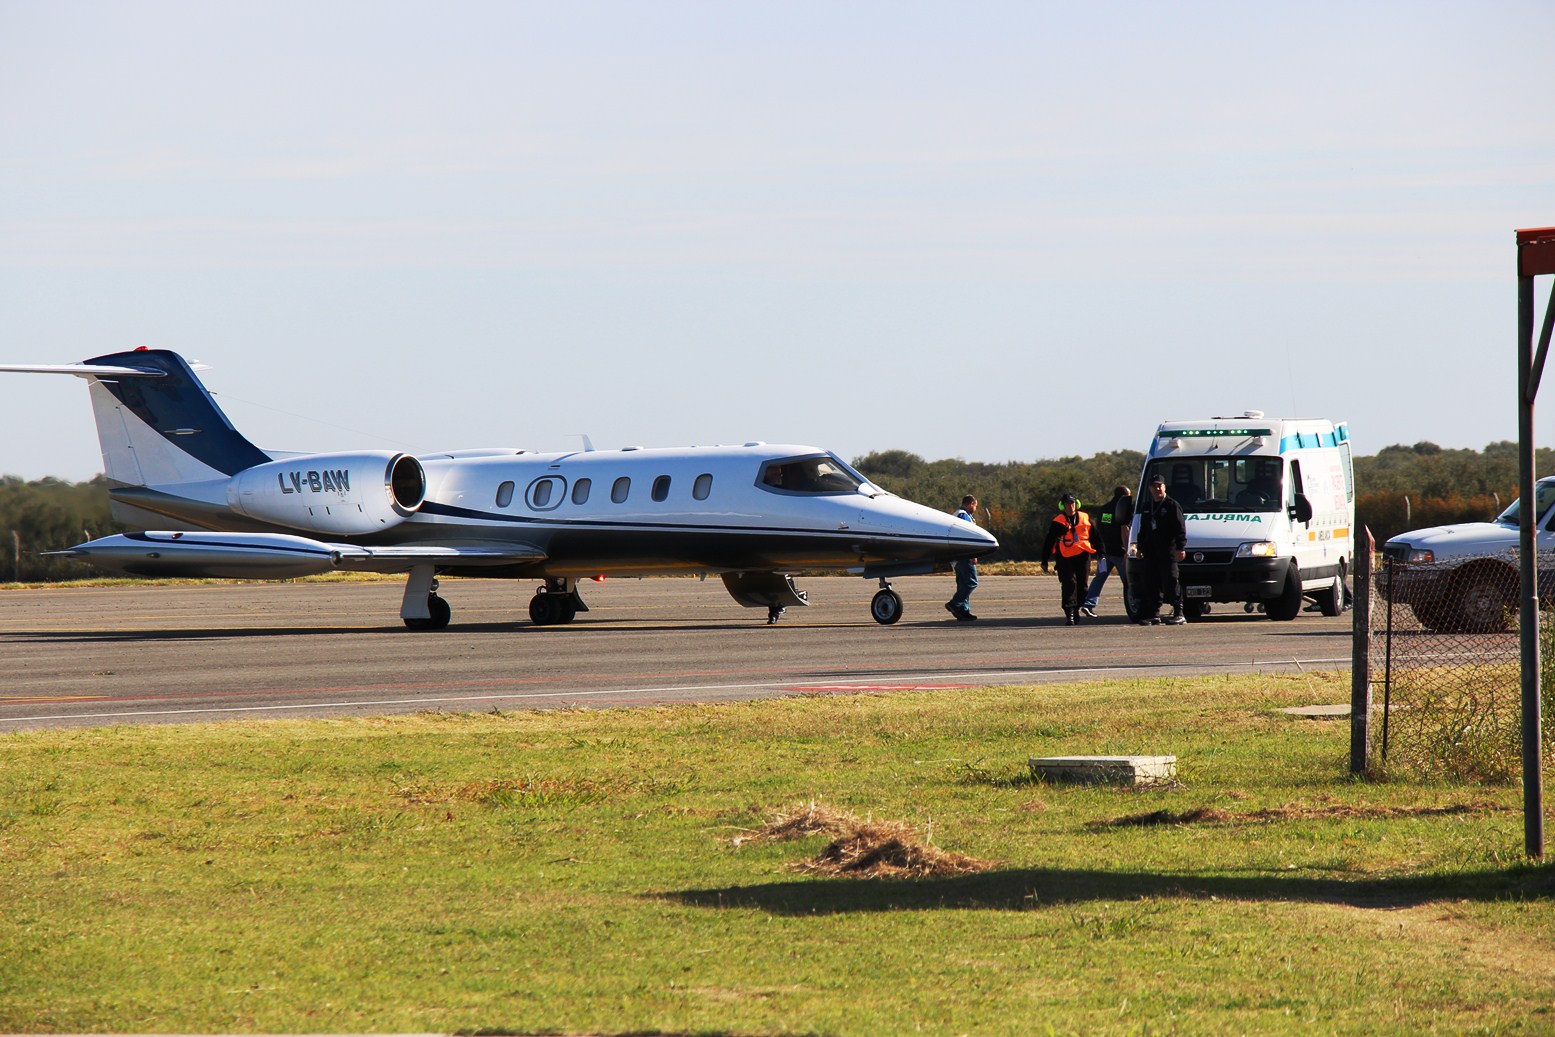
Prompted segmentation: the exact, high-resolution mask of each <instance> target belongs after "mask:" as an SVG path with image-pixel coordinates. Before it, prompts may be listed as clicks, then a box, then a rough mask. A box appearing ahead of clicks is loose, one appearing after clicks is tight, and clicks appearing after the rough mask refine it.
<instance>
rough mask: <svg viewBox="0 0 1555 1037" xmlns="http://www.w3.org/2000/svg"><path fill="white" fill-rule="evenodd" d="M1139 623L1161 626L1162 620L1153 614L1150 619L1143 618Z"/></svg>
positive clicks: (1143, 625) (1147, 625)
mask: <svg viewBox="0 0 1555 1037" xmlns="http://www.w3.org/2000/svg"><path fill="white" fill-rule="evenodd" d="M1139 625H1140V626H1142V627H1153V626H1160V625H1161V620H1160V619H1159V618H1157V617H1155V616H1151V617H1150V618H1149V619H1141V620H1140V621H1139Z"/></svg>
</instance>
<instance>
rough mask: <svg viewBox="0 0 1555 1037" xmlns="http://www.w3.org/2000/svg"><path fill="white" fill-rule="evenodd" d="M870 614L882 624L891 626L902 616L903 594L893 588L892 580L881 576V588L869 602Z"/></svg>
mask: <svg viewBox="0 0 1555 1037" xmlns="http://www.w3.org/2000/svg"><path fill="white" fill-rule="evenodd" d="M869 614H870V616H872V617H873V618H874V620H875V622H876V623H879V624H880V625H881V626H890V625H891V624H892V623H895V622H896V621H897V620H898V619H901V618H902V596H901V595H900V594H898V593H896V592H895V591H894V590H892V589H891V581H890V580H887V579H886V578H885V577H883V576H882V577H881V578H880V589H879V590H878V591H876V592H875V596H874V597H873V598H871V599H870V602H869Z"/></svg>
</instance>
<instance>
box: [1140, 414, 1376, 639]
mask: <svg viewBox="0 0 1555 1037" xmlns="http://www.w3.org/2000/svg"><path fill="white" fill-rule="evenodd" d="M1156 475H1160V476H1161V478H1162V479H1164V480H1165V481H1166V492H1167V495H1168V496H1170V497H1172V498H1173V499H1174V500H1176V501H1177V502H1178V503H1179V504H1181V505H1182V510H1183V517H1184V518H1185V519H1186V520H1187V528H1188V550H1187V557H1186V559H1185V560H1184V561H1182V562H1180V563H1179V570H1180V575H1181V580H1182V592H1183V612H1184V614H1185V615H1186V616H1187V617H1188V618H1189V619H1196V618H1198V617H1200V616H1202V615H1204V613H1206V612H1208V611H1210V604H1211V603H1212V602H1237V603H1241V604H1242V605H1243V606H1244V607H1245V609H1246V610H1247V611H1248V612H1253V611H1255V610H1258V611H1263V612H1264V613H1266V614H1267V615H1268V616H1269V618H1270V619H1295V618H1296V616H1297V614H1298V613H1300V612H1301V609H1302V601H1303V598H1311V599H1312V600H1313V601H1315V602H1316V603H1317V605H1318V608H1319V610H1320V611H1321V612H1322V613H1323V615H1325V616H1337V615H1339V613H1341V612H1342V611H1344V606H1345V600H1346V594H1345V583H1344V581H1345V578H1346V577H1347V575H1348V574H1349V571H1350V562H1351V559H1352V558H1353V557H1354V550H1353V544H1354V536H1353V532H1352V531H1353V530H1354V528H1355V475H1354V471H1353V469H1352V467H1351V463H1350V430H1349V426H1348V425H1346V424H1345V423H1344V422H1340V423H1339V424H1337V425H1336V424H1334V423H1333V422H1331V421H1326V420H1322V419H1317V418H1265V417H1264V416H1263V412H1262V411H1246V412H1244V413H1242V414H1239V415H1237V416H1235V417H1228V418H1208V419H1205V420H1202V421H1165V422H1162V423H1161V426H1160V427H1159V428H1157V429H1156V432H1155V438H1154V439H1153V440H1151V443H1150V449H1149V451H1148V453H1147V454H1146V457H1145V466H1144V470H1143V471H1142V472H1141V473H1140V479H1139V492H1138V496H1137V497H1135V500H1136V501H1137V502H1138V505H1139V508H1140V509H1142V508H1143V507H1144V506H1145V504H1146V503H1147V502H1148V501H1149V500H1150V494H1149V487H1150V480H1151V478H1152V477H1153V476H1156ZM1139 522H1140V520H1139V518H1138V517H1136V518H1135V519H1134V525H1133V527H1132V529H1131V530H1130V531H1129V556H1130V559H1129V563H1128V566H1129V577H1130V580H1129V586H1130V587H1131V588H1132V587H1141V586H1143V584H1142V583H1140V582H1137V581H1139V580H1141V579H1142V578H1143V570H1142V568H1141V567H1142V564H1143V563H1142V562H1140V561H1138V560H1137V558H1135V551H1134V546H1133V545H1134V544H1135V542H1136V541H1137V539H1138V536H1139ZM1130 596H1131V597H1132V596H1133V595H1130ZM1129 613H1130V615H1131V616H1132V615H1133V614H1134V604H1133V602H1130V603H1129Z"/></svg>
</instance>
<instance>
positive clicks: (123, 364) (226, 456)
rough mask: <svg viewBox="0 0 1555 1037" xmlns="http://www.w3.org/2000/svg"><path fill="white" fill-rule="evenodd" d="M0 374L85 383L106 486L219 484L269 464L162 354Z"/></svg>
mask: <svg viewBox="0 0 1555 1037" xmlns="http://www.w3.org/2000/svg"><path fill="white" fill-rule="evenodd" d="M0 370H5V371H30V372H36V373H42V374H71V375H75V376H77V377H79V378H85V379H87V380H88V382H89V383H90V385H89V388H90V392H91V397H92V413H93V416H94V417H95V418H96V420H97V439H98V443H99V445H101V447H102V451H103V470H104V471H105V472H106V473H107V476H108V480H109V483H110V484H111V485H115V486H145V487H169V486H176V485H178V484H181V483H195V482H211V481H216V480H220V481H225V480H226V479H228V478H229V477H231V476H232V475H235V474H237V473H238V472H241V471H243V470H244V469H246V468H252V467H253V466H254V465H257V464H264V463H265V462H267V461H269V460H271V458H270V456H269V455H268V454H266V453H265V452H264V451H263V450H260V449H259V448H258V447H256V446H255V445H254V444H252V443H250V442H249V441H248V440H247V439H245V438H244V437H243V435H242V433H240V432H238V430H237V429H235V428H233V426H232V422H231V421H229V420H227V416H226V415H225V414H223V413H222V412H221V408H220V407H218V406H216V401H215V400H213V399H211V395H210V393H209V392H208V391H206V388H205V386H204V385H203V384H202V383H201V382H200V379H199V377H198V376H197V375H196V374H195V373H194V369H193V368H192V367H190V366H189V364H188V362H187V361H185V360H184V358H183V357H181V356H179V355H178V354H177V353H174V352H171V351H169V350H165V349H146V348H144V347H142V348H140V349H136V350H132V351H130V352H124V353H109V354H107V355H105V356H99V357H93V358H92V359H90V360H86V361H83V362H82V363H79V364H56V365H26V366H20V365H8V366H5V367H0Z"/></svg>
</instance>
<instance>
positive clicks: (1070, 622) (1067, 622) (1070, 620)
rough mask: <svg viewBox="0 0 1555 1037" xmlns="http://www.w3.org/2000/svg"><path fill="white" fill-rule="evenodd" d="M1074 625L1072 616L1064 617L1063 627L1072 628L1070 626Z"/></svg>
mask: <svg viewBox="0 0 1555 1037" xmlns="http://www.w3.org/2000/svg"><path fill="white" fill-rule="evenodd" d="M1074 624H1075V619H1074V616H1073V615H1069V616H1066V617H1064V625H1065V626H1070V627H1072V626H1074Z"/></svg>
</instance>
